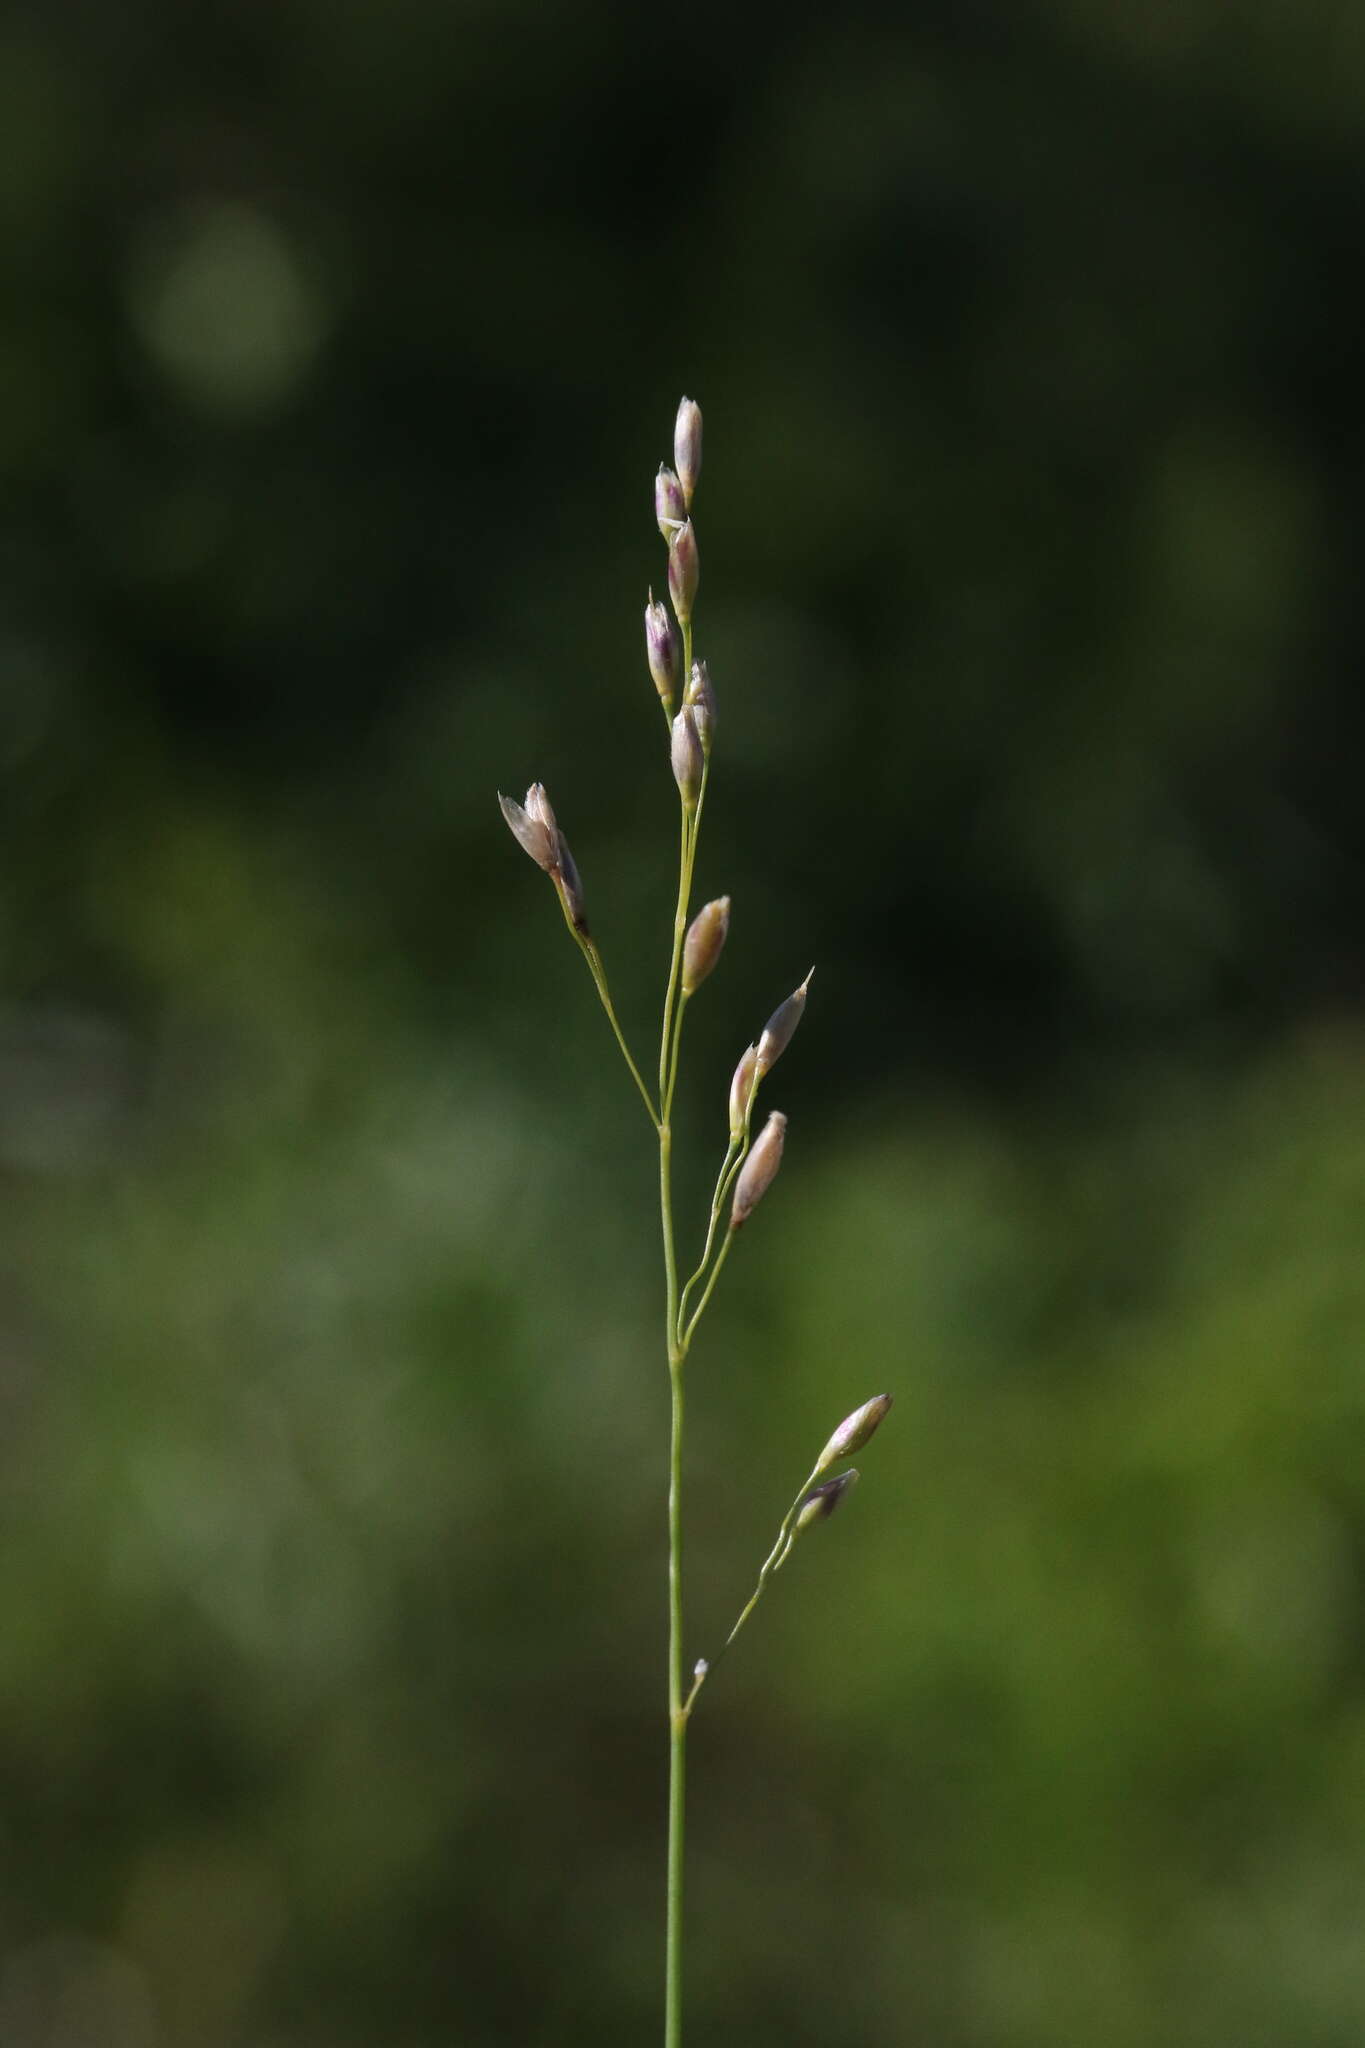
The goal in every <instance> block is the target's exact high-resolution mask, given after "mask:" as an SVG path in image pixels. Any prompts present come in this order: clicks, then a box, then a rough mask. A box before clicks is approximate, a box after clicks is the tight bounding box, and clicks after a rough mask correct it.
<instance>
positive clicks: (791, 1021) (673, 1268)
mask: <svg viewBox="0 0 1365 2048" xmlns="http://www.w3.org/2000/svg"><path fill="white" fill-rule="evenodd" d="M701 451H702V416H701V409H700V407H699V406H698V405H697V404H696V403H695V402H694V401H693V400H692V399H690V398H684V399H683V400H682V402H681V403H680V405H679V407H678V415H677V420H676V423H675V427H674V443H673V464H672V466H671V467H670V466H669V465H667V464H664V465H662V466H661V467H660V470H659V473H658V476H657V477H656V479H655V486H654V507H655V517H656V520H657V523H658V527H659V532H660V534H661V535H662V537H663V540H664V543H665V545H666V547H667V549H668V594H669V605H668V606H665V605H664V604H663V603H661V602H658V601H656V599H655V597H654V594H653V591H652V590H651V591H650V593H649V599H648V602H647V604H646V606H645V657H646V663H647V666H648V668H649V673H650V676H651V678H652V680H653V683H654V687H655V689H656V691H657V693H658V697H659V702H660V705H661V706H662V710H663V716H664V721H665V724H666V726H667V728H668V751H669V761H670V764H671V767H672V772H673V780H674V782H675V784H676V786H677V792H678V807H679V819H678V884H677V899H676V907H675V909H674V913H673V927H672V939H671V945H670V950H669V957H668V972H667V976H666V979H665V983H664V995H663V1007H662V1015H661V1019H660V1030H659V1062H658V1082H657V1089H655V1088H651V1086H650V1085H649V1084H648V1083H647V1082H646V1080H645V1079H644V1076H643V1074H642V1073H641V1070H640V1067H639V1065H638V1063H637V1061H636V1059H635V1056H634V1054H633V1053H632V1052H631V1049H630V1046H629V1044H628V1043H627V1041H626V1037H625V1034H624V1032H623V1031H622V1029H621V1025H620V1022H619V1020H618V1018H617V1015H616V1009H615V1006H614V1004H613V1002H612V997H611V990H610V987H609V985H608V981H607V972H606V967H605V965H604V962H603V959H602V954H601V952H600V951H599V949H598V945H597V942H596V940H595V939H594V937H593V936H592V933H591V931H590V930H589V926H588V920H587V913H586V909H585V905H584V896H583V886H582V882H581V879H580V877H579V874H578V869H577V867H576V866H575V864H574V859H573V855H572V854H571V853H570V851H569V845H568V841H567V840H566V839H565V837H564V834H563V832H562V831H561V830H560V827H559V824H558V821H557V820H556V818H555V814H554V811H553V809H552V808H551V805H550V800H549V798H548V797H547V795H546V793H545V790H544V788H543V786H542V785H541V784H540V783H538V782H536V783H532V785H531V787H530V789H529V790H528V791H527V792H526V800H525V802H524V804H519V803H516V802H514V801H513V800H512V799H511V798H509V797H500V798H499V802H500V804H501V806H502V812H503V816H504V817H505V818H506V820H507V823H508V825H509V826H510V828H511V830H512V832H513V834H514V836H515V837H516V839H517V841H518V843H519V844H520V845H521V846H522V848H523V849H524V850H525V852H526V853H528V854H529V855H530V857H531V859H532V860H533V861H535V863H536V865H537V866H538V867H540V868H542V869H543V870H544V871H545V873H546V874H547V875H548V876H549V877H550V880H551V882H552V883H553V884H554V888H555V892H556V895H557V896H558V899H559V905H560V909H561V910H562V912H563V914H564V922H565V924H566V925H567V927H568V930H569V933H570V935H571V937H572V938H573V940H574V942H575V944H576V945H577V946H578V948H579V950H580V952H581V953H582V955H583V959H584V961H585V963H586V965H587V968H588V972H589V973H590V975H591V976H592V980H593V985H594V987H595V988H596V990H597V994H598V997H599V999H600V1001H601V1004H602V1007H603V1010H604V1011H605V1012H606V1016H607V1021H608V1023H609V1024H610V1026H611V1030H612V1034H613V1036H614V1038H615V1040H616V1043H617V1046H618V1047H619V1049H620V1052H621V1055H622V1058H623V1059H624V1061H625V1064H626V1067H627V1068H628V1070H629V1073H630V1076H631V1079H632V1081H633V1082H634V1084H635V1087H636V1089H637V1091H638V1093H639V1096H640V1099H641V1101H642V1102H643V1104H644V1107H645V1111H646V1114H647V1115H648V1117H649V1121H650V1124H651V1125H652V1127H653V1131H654V1136H655V1139H656V1141H657V1146H658V1159H659V1217H660V1229H661V1237H662V1246H663V1278H664V1286H663V1295H664V1351H665V1356H666V1359H667V1364H668V1374H669V1382H670V1387H671V1393H672V1400H671V1429H670V1442H669V1455H668V1616H669V1629H668V1755H669V1770H668V1850H667V1867H666V1905H665V1962H664V2048H681V2042H682V1982H683V1979H682V1956H683V1889H684V1871H685V1848H686V1782H687V1733H688V1727H689V1724H690V1722H691V1719H692V1715H693V1713H694V1712H695V1711H696V1708H697V1705H698V1701H699V1699H700V1696H701V1693H702V1690H703V1687H704V1686H705V1685H706V1683H707V1680H708V1678H709V1677H710V1676H711V1674H712V1673H713V1672H714V1671H715V1668H716V1665H717V1664H718V1663H719V1661H720V1658H721V1657H722V1656H724V1654H725V1652H726V1650H728V1649H729V1647H730V1645H731V1644H732V1643H733V1642H734V1640H735V1638H736V1636H738V1634H739V1633H740V1631H741V1629H742V1628H743V1627H744V1625H745V1623H746V1622H747V1621H748V1619H749V1617H750V1615H751V1614H752V1613H753V1611H754V1608H755V1607H756V1606H757V1605H758V1602H759V1601H760V1599H761V1598H762V1597H763V1594H764V1592H765V1591H766V1590H767V1587H768V1584H769V1582H770V1580H771V1579H772V1577H773V1576H774V1574H775V1573H776V1572H778V1571H780V1570H781V1569H782V1567H783V1565H784V1564H785V1563H786V1561H787V1559H788V1557H789V1556H790V1555H791V1552H792V1548H793V1545H794V1544H795V1543H796V1541H797V1539H798V1538H799V1537H800V1536H801V1534H802V1533H803V1531H804V1530H806V1529H808V1528H810V1527H812V1526H813V1525H814V1524H816V1523H817V1522H821V1521H824V1520H826V1519H827V1518H828V1517H829V1516H830V1515H831V1514H833V1512H834V1510H835V1509H836V1508H837V1507H838V1506H839V1504H840V1502H841V1501H842V1500H843V1499H844V1498H845V1496H846V1495H847V1494H848V1492H849V1491H850V1489H851V1488H852V1486H853V1485H854V1483H855V1481H856V1480H857V1477H858V1474H857V1471H856V1470H855V1469H854V1468H853V1467H852V1466H847V1465H845V1466H844V1469H843V1470H842V1471H839V1472H837V1473H833V1468H834V1467H835V1466H836V1465H841V1464H843V1461H844V1460H846V1459H847V1458H849V1457H851V1456H852V1455H853V1453H854V1452H856V1451H858V1450H860V1449H861V1448H862V1446H863V1445H864V1444H865V1443H866V1442H867V1441H868V1439H869V1438H870V1437H871V1436H872V1434H873V1432H874V1431H875V1430H876V1429H877V1428H878V1427H879V1425H880V1424H881V1422H882V1420H883V1418H884V1416H885V1415H886V1412H887V1410H888V1409H889V1408H890V1406H891V1396H890V1395H889V1394H877V1395H874V1396H873V1397H872V1399H871V1400H868V1401H865V1402H864V1403H863V1404H862V1406H861V1407H860V1408H857V1409H855V1410H854V1412H853V1413H852V1414H851V1415H849V1416H848V1417H846V1419H845V1420H844V1421H843V1422H842V1423H841V1424H840V1425H839V1427H838V1428H837V1429H836V1430H835V1431H834V1434H833V1435H832V1436H831V1437H830V1439H829V1441H828V1443H827V1444H826V1445H825V1447H824V1449H823V1450H822V1451H821V1453H820V1456H819V1457H818V1458H817V1459H816V1461H815V1464H814V1466H813V1467H812V1469H811V1471H810V1473H809V1474H808V1475H807V1477H806V1479H805V1481H804V1482H803V1484H802V1485H801V1486H800V1487H799V1488H798V1490H797V1492H796V1494H795V1496H794V1497H793V1499H792V1502H791V1505H790V1506H789V1507H788V1509H787V1512H786V1514H785V1515H784V1516H783V1517H782V1521H781V1523H780V1525H779V1528H778V1532H777V1539H776V1541H775V1542H774V1544H773V1547H772V1549H771V1551H770V1552H769V1554H768V1556H767V1558H766V1559H765V1560H764V1562H763V1564H762V1566H761V1568H760V1570H759V1573H758V1579H757V1583H756V1584H755V1586H754V1590H753V1592H752V1594H751V1595H750V1597H749V1600H748V1602H747V1604H746V1605H745V1606H744V1607H743V1608H742V1609H741V1611H740V1614H739V1618H738V1619H737V1621H736V1622H735V1624H734V1627H733V1628H732V1629H731V1631H730V1633H729V1635H728V1636H727V1638H726V1639H725V1642H724V1643H723V1644H722V1645H721V1647H720V1649H719V1651H718V1652H717V1654H716V1655H715V1656H713V1657H711V1658H710V1659H707V1658H705V1657H701V1658H698V1659H697V1660H696V1662H695V1663H694V1664H693V1666H692V1668H691V1671H690V1674H689V1672H688V1668H687V1660H686V1655H685V1651H684V1637H683V1493H682V1459H683V1433H684V1424H685V1419H686V1402H685V1393H686V1379H687V1374H686V1366H687V1359H688V1354H689V1352H690V1350H691V1348H692V1345H693V1342H694V1340H695V1338H696V1334H697V1330H698V1326H699V1325H700V1323H701V1321H702V1318H703V1317H704V1315H705V1314H706V1312H707V1310H708V1308H709V1307H710V1305H711V1300H712V1297H713V1295H714V1293H715V1289H716V1283H717V1281H718V1280H719V1278H720V1275H721V1271H722V1269H723V1268H724V1265H725V1262H726V1260H727V1259H728V1258H729V1256H730V1252H731V1248H732V1247H733V1245H734V1243H735V1239H736V1237H737V1236H738V1234H739V1232H740V1230H741V1229H742V1228H743V1226H744V1225H745V1224H746V1223H747V1222H748V1220H749V1218H750V1217H751V1216H752V1215H753V1213H754V1211H755V1209H756V1208H757V1207H758V1205H759V1203H760V1202H761V1201H762V1200H763V1197H764V1196H765V1195H766V1193H767V1192H768V1189H769V1188H770V1187H771V1186H772V1183H773V1181H774V1179H775V1178H776V1176H777V1172H778V1169H779V1167H780V1166H781V1163H782V1152H783V1146H784V1143H785V1139H786V1131H787V1119H786V1117H785V1116H784V1115H783V1114H782V1112H781V1110H776V1109H775V1110H773V1111H772V1112H771V1114H770V1115H769V1116H768V1118H767V1120H766V1122H765V1123H764V1124H763V1126H762V1128H761V1130H760V1131H759V1132H758V1133H757V1135H755V1133H754V1109H755V1105H756V1103H757V1100H758V1095H759V1091H760V1089H761V1088H762V1085H763V1083H764V1081H765V1080H766V1079H767V1077H768V1075H769V1074H770V1073H771V1071H772V1069H773V1067H774V1066H775V1065H776V1064H777V1061H778V1060H779V1058H780V1057H781V1055H782V1054H783V1052H784V1051H785V1050H786V1048H787V1046H788V1044H789V1043H790V1042H791V1039H792V1036H793V1034H794V1033H795V1031H796V1028H797V1026H798V1024H799V1023H800V1021H801V1017H802V1013H803V1012H804V1010H805V1006H806V998H807V994H808V992H809V988H810V979H811V977H810V974H807V975H806V977H805V979H804V981H802V982H801V983H800V984H799V986H798V987H797V988H796V989H794V990H793V992H792V993H791V994H790V995H789V996H787V997H786V998H785V1000H784V1001H783V1002H781V1003H779V1005H778V1007H777V1008H776V1009H775V1010H774V1011H773V1014H772V1015H771V1017H769V1019H768V1021H767V1023H766V1024H765V1025H764V1027H763V1030H762V1031H761V1032H760V1033H759V1035H758V1037H757V1038H756V1039H755V1040H754V1041H753V1042H752V1043H751V1044H750V1045H749V1046H748V1047H747V1048H746V1049H745V1051H744V1052H743V1053H742V1054H741V1056H740V1059H739V1062H738V1064H737V1066H736V1068H735V1071H734V1075H733V1077H732V1079H731V1082H730V1092H729V1136H728V1142H727V1145H726V1149H725V1153H724V1157H723V1158H722V1160H721V1164H720V1170H719V1172H718V1174H717V1176H716V1182H715V1189H714V1192H713V1194H712V1197H711V1207H710V1213H709V1215H708V1217H707V1222H706V1229H705V1233H704V1237H703V1243H702V1252H701V1257H700V1259H699V1260H698V1263H697V1265H696V1268H695V1269H694V1270H693V1271H692V1272H691V1273H690V1274H689V1275H688V1277H687V1279H686V1280H685V1281H681V1282H680V1278H679V1273H680V1268H679V1262H678V1240H677V1232H676V1228H675V1222H674V1211H673V1105H674V1098H675V1094H676V1090H677V1084H678V1069H679V1063H680V1060H681V1056H682V1038H683V1025H684V1022H685V1019H686V1016H687V1008H688V1005H689V1003H690V1002H691V1000H692V998H693V996H694V995H695V994H696V992H697V990H698V989H699V988H700V987H701V986H702V984H703V983H704V982H705V981H706V980H707V979H708V978H709V977H710V975H711V973H712V972H713V970H714V969H715V967H716V965H717V963H718V962H719V960H720V957H721V954H722V952H723V951H724V948H725V942H726V938H727V936H728V933H729V927H730V899H729V897H728V896H721V897H718V898H716V899H715V900H714V901H712V902H709V903H706V904H704V905H703V906H702V908H701V909H700V910H699V911H698V912H697V913H696V915H695V916H692V917H689V913H690V911H691V904H692V884H693V875H694V872H695V868H696V860H697V846H698V842H699V840H700V837H701V826H702V816H703V813H704V811H705V808H706V798H707V789H708V786H709V782H710V774H711V758H712V750H713V745H714V741H715V736H716V712H717V707H716V695H715V690H714V688H713V686H712V682H711V676H710V671H709V669H708V667H707V664H706V662H705V661H699V660H695V659H694V658H693V637H694V636H693V614H694V610H695V606H696V598H697V590H698V585H699V581H700V558H699V554H698V547H697V534H696V528H695V525H694V523H693V519H692V501H693V498H694V495H695V492H696V488H697V481H698V477H699V475H700V471H701ZM670 607H671V609H670ZM679 698H681V702H679ZM827 1473H833V1476H831V1477H828V1478H827V1477H825V1476H824V1475H825V1474H827Z"/></svg>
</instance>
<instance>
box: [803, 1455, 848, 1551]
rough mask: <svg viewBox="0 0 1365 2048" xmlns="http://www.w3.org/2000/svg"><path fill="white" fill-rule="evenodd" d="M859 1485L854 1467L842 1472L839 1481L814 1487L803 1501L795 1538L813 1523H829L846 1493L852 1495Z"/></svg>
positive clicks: (828, 1480) (831, 1480) (826, 1481)
mask: <svg viewBox="0 0 1365 2048" xmlns="http://www.w3.org/2000/svg"><path fill="white" fill-rule="evenodd" d="M857 1484H858V1474H857V1471H856V1470H855V1469H854V1467H853V1466H850V1467H849V1469H848V1471H847V1472H841V1473H840V1474H839V1477H838V1478H837V1479H826V1480H825V1481H824V1483H823V1484H822V1485H820V1486H813V1487H812V1488H811V1490H810V1492H809V1493H808V1494H807V1495H806V1498H805V1499H804V1500H803V1501H802V1503H801V1506H800V1508H799V1510H798V1511H797V1516H796V1520H795V1522H794V1523H793V1524H792V1534H793V1536H799V1535H800V1533H801V1531H802V1530H803V1529H809V1528H810V1526H811V1523H812V1522H827V1521H828V1520H829V1518H830V1516H831V1515H832V1514H833V1513H834V1510H835V1509H836V1508H837V1507H838V1505H839V1503H840V1501H841V1500H842V1499H843V1498H844V1495H845V1494H846V1493H851V1492H852V1490H853V1488H854V1487H855V1486H856V1485H857Z"/></svg>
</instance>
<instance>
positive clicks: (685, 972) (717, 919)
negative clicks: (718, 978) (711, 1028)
mask: <svg viewBox="0 0 1365 2048" xmlns="http://www.w3.org/2000/svg"><path fill="white" fill-rule="evenodd" d="M729 930H730V899H729V897H728V896H717V898H716V900H715V902H714V903H704V904H703V905H702V907H701V909H700V910H699V911H698V912H697V914H696V916H695V917H694V918H693V920H692V922H691V924H690V925H689V926H688V928H687V937H686V939H684V941H683V958H682V986H683V994H684V995H685V996H690V995H691V993H692V991H693V989H696V988H700V987H701V985H702V983H703V982H704V981H705V979H706V977H707V975H708V974H709V973H710V972H711V969H712V968H713V967H714V966H715V964H716V962H717V960H719V958H720V956H721V952H722V951H723V949H724V946H725V940H726V937H727V935H728V933H729Z"/></svg>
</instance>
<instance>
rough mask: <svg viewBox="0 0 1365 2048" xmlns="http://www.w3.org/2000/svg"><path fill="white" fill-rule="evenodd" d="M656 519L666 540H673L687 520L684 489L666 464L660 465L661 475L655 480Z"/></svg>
mask: <svg viewBox="0 0 1365 2048" xmlns="http://www.w3.org/2000/svg"><path fill="white" fill-rule="evenodd" d="M654 517H655V518H656V519H657V520H658V522H659V531H660V533H661V534H662V535H663V537H664V539H665V540H672V538H673V536H674V534H675V533H676V532H677V530H678V528H679V527H680V526H681V525H682V524H683V522H684V520H685V519H686V518H687V500H686V499H685V498H684V497H683V487H682V485H681V484H680V483H679V482H678V479H677V477H676V476H675V475H674V473H673V471H672V470H671V469H670V468H669V466H668V464H667V463H666V462H661V463H660V464H659V474H658V475H657V476H656V477H655V479H654Z"/></svg>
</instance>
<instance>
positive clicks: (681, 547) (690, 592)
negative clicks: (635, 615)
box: [668, 519, 701, 626]
mask: <svg viewBox="0 0 1365 2048" xmlns="http://www.w3.org/2000/svg"><path fill="white" fill-rule="evenodd" d="M700 580H701V557H700V556H699V554H698V553H697V536H696V534H695V532H694V531H693V529H692V521H691V520H690V519H685V520H684V521H683V523H682V525H681V526H680V527H679V528H678V529H677V531H676V532H675V533H674V535H673V537H672V539H671V540H670V541H669V543H668V594H669V596H670V597H671V598H672V600H673V610H674V612H675V613H676V614H677V619H678V624H679V625H680V626H685V625H686V624H687V622H688V620H689V619H690V618H691V616H692V607H693V605H694V604H695V603H696V601H697V584H698V583H699V582H700Z"/></svg>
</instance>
